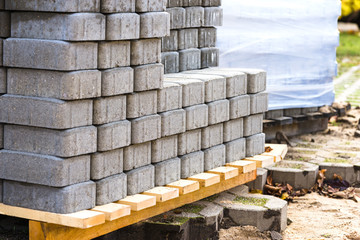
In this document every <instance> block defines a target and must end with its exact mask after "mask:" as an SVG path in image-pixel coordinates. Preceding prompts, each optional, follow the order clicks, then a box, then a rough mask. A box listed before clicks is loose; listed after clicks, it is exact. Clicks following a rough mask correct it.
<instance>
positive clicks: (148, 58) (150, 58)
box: [131, 38, 161, 65]
mask: <svg viewBox="0 0 360 240" xmlns="http://www.w3.org/2000/svg"><path fill="white" fill-rule="evenodd" d="M160 61H161V39H156V38H154V39H142V40H135V41H132V42H131V65H143V64H149V63H159V62H160Z"/></svg>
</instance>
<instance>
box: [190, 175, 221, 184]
mask: <svg viewBox="0 0 360 240" xmlns="http://www.w3.org/2000/svg"><path fill="white" fill-rule="evenodd" d="M188 179H189V180H193V181H198V182H199V183H200V186H201V187H208V186H211V185H214V184H216V183H219V182H220V175H218V174H213V173H199V174H196V175H194V176H191V177H189V178H188Z"/></svg>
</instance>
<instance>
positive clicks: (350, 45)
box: [336, 33, 360, 57]
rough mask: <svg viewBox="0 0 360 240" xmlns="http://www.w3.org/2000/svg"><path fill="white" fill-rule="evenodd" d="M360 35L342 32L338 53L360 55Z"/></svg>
mask: <svg viewBox="0 0 360 240" xmlns="http://www.w3.org/2000/svg"><path fill="white" fill-rule="evenodd" d="M359 53H360V37H359V36H358V35H356V34H350V33H340V44H339V47H338V48H337V51H336V54H337V56H338V57H342V56H359Z"/></svg>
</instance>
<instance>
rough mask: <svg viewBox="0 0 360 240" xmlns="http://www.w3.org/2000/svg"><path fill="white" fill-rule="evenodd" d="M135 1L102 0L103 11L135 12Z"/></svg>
mask: <svg viewBox="0 0 360 240" xmlns="http://www.w3.org/2000/svg"><path fill="white" fill-rule="evenodd" d="M135 1H136V0H101V12H102V13H119V12H135Z"/></svg>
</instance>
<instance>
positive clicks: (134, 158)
mask: <svg viewBox="0 0 360 240" xmlns="http://www.w3.org/2000/svg"><path fill="white" fill-rule="evenodd" d="M150 163H151V142H146V143H140V144H134V145H130V146H128V147H126V148H124V171H130V170H132V169H134V168H139V167H142V166H146V165H149V164H150Z"/></svg>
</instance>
